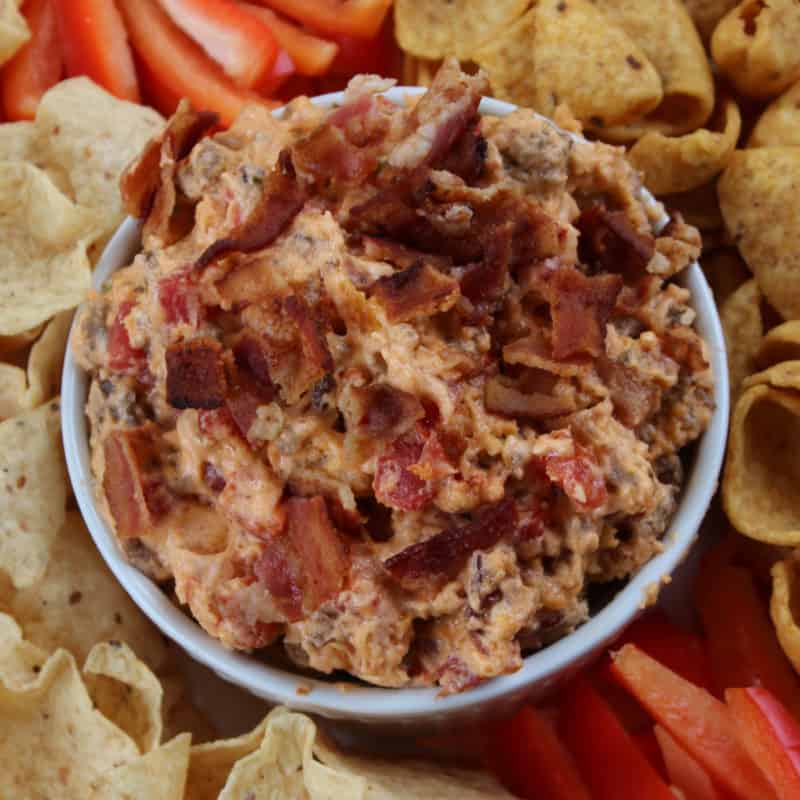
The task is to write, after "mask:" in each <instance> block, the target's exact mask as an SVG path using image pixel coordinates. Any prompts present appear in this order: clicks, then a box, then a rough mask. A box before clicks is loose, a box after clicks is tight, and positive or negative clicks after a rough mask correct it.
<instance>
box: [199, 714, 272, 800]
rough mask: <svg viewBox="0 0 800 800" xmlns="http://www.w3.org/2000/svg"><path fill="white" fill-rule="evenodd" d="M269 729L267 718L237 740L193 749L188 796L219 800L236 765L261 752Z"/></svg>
mask: <svg viewBox="0 0 800 800" xmlns="http://www.w3.org/2000/svg"><path fill="white" fill-rule="evenodd" d="M266 729H267V720H266V719H264V720H263V721H262V722H261V723H260V724H259V725H258V726H257V727H255V728H253V730H252V731H250V732H248V733H244V734H242V735H241V736H237V737H236V738H235V739H221V740H219V741H217V742H209V743H208V744H200V745H196V746H195V747H192V751H191V756H190V758H189V775H188V777H187V781H186V797H190V798H192V800H217V798H218V797H219V793H220V792H221V791H222V789H223V787H224V786H225V783H226V782H227V780H228V777H229V776H230V773H231V770H232V769H233V767H234V765H235V764H236V762H237V761H239V760H240V759H243V758H246V757H247V756H249V755H250V754H251V753H254V752H255V751H256V750H258V748H259V746H260V745H261V742H262V740H263V739H264V731H266Z"/></svg>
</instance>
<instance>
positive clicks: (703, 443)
mask: <svg viewBox="0 0 800 800" xmlns="http://www.w3.org/2000/svg"><path fill="white" fill-rule="evenodd" d="M425 91H426V90H425V89H424V88H422V87H405V86H395V87H393V88H392V89H389V90H388V91H386V92H384V93H383V94H385V95H386V96H387V97H388V98H389V99H390V100H392V101H393V102H398V103H402V102H403V100H404V98H405V97H408V96H412V97H413V96H417V95H420V94H423V93H424V92H425ZM341 101H342V92H331V93H329V94H325V95H320V96H317V97H314V98H312V102H313V103H315V104H316V105H319V106H322V107H325V108H330V107H332V106H334V105H336V104H338V103H340V102H341ZM516 109H517V106H514V105H512V104H510V103H505V102H502V101H498V100H494V99H492V98H484V99H483V100H482V102H481V106H480V112H481V113H482V114H485V115H489V116H505V115H507V114H509V113H511V112H512V111H514V110H516ZM282 110H283V109H277V110H276V112H275V113H276V114H280V113H282ZM532 113H533V112H532ZM571 136H573V137H574V138H576V139H580V138H581V137H578V136H577V135H575V134H571ZM642 197H643V199H644V200H645V202H648V203H655V200H654V198H653V197H652V195H650V193H649V192H647V190H645V189H643V190H642ZM668 219H669V218H668V217H666V216H665V217H663V218H662V219H660V220H658V222H657V223H656V225H655V227H656V229H657V230H660V229H661V228H663V227H664V225H665V224H666V223H667V221H668ZM139 234H140V225H139V223H138V222H137V221H136V220H134V219H132V218H130V217H129V218H127V219H126V220H124V221H123V222H122V224H121V225H120V227H119V228H118V229H117V231H116V233H115V234H114V236H113V237H112V238H111V240H110V241H109V242H108V244H107V245H106V247H105V250H104V251H103V254H102V256H101V258H100V261H99V262H98V265H97V267H96V269H95V272H94V276H93V286H94V288H99V287H100V286H101V285H102V283H103V282H104V281H105V280H106V279H107V277H108V276H109V275H110V274H111V273H112V272H113V271H115V270H116V269H119V268H121V267H124V266H126V265H127V264H128V263H130V260H131V258H132V255H133V254H135V252H136V251H137V250H138V248H139V246H140V244H141V242H140V235H139ZM684 274H685V279H684V281H685V284H686V286H687V287H688V288H689V290H690V291H691V294H692V306H693V308H694V309H695V311H696V313H697V319H696V322H695V325H696V326H697V328H698V330H699V331H700V333H701V334H702V335H703V337H704V338H705V340H706V342H707V343H708V346H709V351H710V357H711V364H712V369H713V372H714V400H715V404H716V407H715V410H714V413H713V415H712V418H711V422H710V424H709V427H708V429H707V430H706V431H705V433H704V434H703V435H702V437H701V438H700V439H699V441H698V442H697V443H696V445H695V447H696V453H695V457H694V463H693V464H692V467H691V469H690V471H689V472H688V474H687V478H686V481H685V483H684V486H683V487H682V492H681V497H680V501H679V505H678V508H677V510H676V512H675V514H674V516H673V518H672V520H671V522H670V526H669V528H668V530H667V533H666V534H665V536H664V542H665V547H664V550H663V552H661V553H660V554H658V555H656V556H655V557H654V558H652V559H651V560H650V561H649V562H647V563H646V564H645V565H644V567H642V568H641V569H640V570H639V572H637V573H636V574H635V575H634V576H633V577H632V578H630V579H629V580H628V582H627V584H626V585H625V586H624V587H623V588H622V589H621V590H620V591H619V592H617V594H616V595H615V596H614V598H613V599H612V600H611V601H609V603H608V604H607V605H606V606H605V607H604V608H602V609H601V610H600V611H599V612H597V613H596V614H595V615H594V616H592V617H591V618H590V619H589V620H587V621H586V622H585V623H583V624H582V625H581V626H580V627H579V628H577V629H576V630H575V631H573V632H572V633H570V634H568V635H567V636H565V637H563V638H562V639H559V640H558V641H556V642H554V643H552V644H550V645H548V646H547V647H545V648H543V649H542V650H539V651H537V652H536V653H532V654H531V655H528V656H526V657H525V658H524V659H523V664H522V666H521V667H520V669H519V670H517V671H516V672H513V673H510V674H508V675H503V676H500V677H496V678H492V679H491V680H488V681H486V682H485V683H482V684H480V685H479V686H477V687H474V688H472V689H469V690H467V691H464V692H461V693H459V694H454V695H449V696H441V695H440V694H439V690H438V689H437V688H436V687H431V688H399V689H387V688H381V687H376V686H362V685H360V684H346V687H345V686H343V685H342V684H337V683H332V682H330V681H325V680H319V679H316V678H312V677H308V676H306V675H300V674H298V673H295V672H292V671H290V670H286V669H282V668H280V667H276V666H272V665H270V664H268V663H265V662H263V661H259V660H257V659H256V658H254V657H252V656H250V655H248V654H244V653H237V652H233V651H231V650H228V649H226V648H225V647H223V645H222V644H221V643H220V642H219V641H217V640H216V639H214V638H212V637H211V636H210V635H209V634H208V633H206V632H205V631H204V630H203V629H202V628H201V627H200V625H199V624H198V623H197V622H196V621H195V620H194V619H192V618H191V617H189V616H188V615H187V614H186V613H185V612H184V611H183V610H182V609H181V608H180V607H179V606H178V605H176V604H174V603H173V602H172V601H171V600H170V599H169V598H168V597H167V595H166V594H165V593H164V592H163V591H162V590H161V589H160V588H159V587H158V586H157V585H156V584H155V583H154V582H153V581H152V580H150V579H149V578H147V577H146V576H145V575H144V574H142V573H141V572H139V571H138V570H137V569H136V568H135V567H133V566H131V565H130V564H128V562H127V561H126V560H125V559H124V556H123V555H122V552H121V550H120V549H119V547H118V545H117V542H116V537H115V535H114V533H113V531H112V530H111V529H110V527H109V526H108V525H107V524H106V522H105V520H104V519H103V518H102V516H101V514H100V513H99V511H98V509H97V505H96V502H95V499H94V492H93V488H92V483H93V479H92V474H91V467H90V455H89V444H88V441H89V438H88V425H87V421H86V416H85V414H84V407H85V402H86V396H87V391H88V381H87V376H86V374H85V373H84V372H83V370H81V369H80V368H79V367H78V365H77V364H76V362H75V360H74V359H73V357H72V352H71V345H72V338H73V334H74V330H75V326H74V324H73V328H72V330H71V331H70V336H69V340H68V343H67V350H66V355H65V359H64V369H63V375H62V384H61V422H62V436H63V442H64V450H65V455H66V462H67V469H68V472H69V477H70V481H71V483H72V487H73V490H74V493H75V497H76V499H77V502H78V506H79V508H80V511H81V513H82V515H83V518H84V521H85V523H86V525H87V527H88V529H89V531H90V533H91V536H92V538H93V539H94V541H95V544H96V546H97V547H98V549H99V550H100V553H101V555H102V556H103V559H104V560H105V562H106V564H107V565H108V567H109V568H110V569H111V571H112V573H113V574H114V575H115V577H116V578H117V580H119V582H120V583H121V584H122V586H123V588H124V589H125V590H126V591H127V592H128V594H129V595H130V596H131V598H132V599H133V601H134V602H135V603H136V605H137V606H138V607H139V609H140V610H141V611H142V612H143V613H144V614H145V615H146V616H147V617H149V619H150V620H151V621H152V622H153V623H154V624H155V625H156V626H157V627H158V628H159V629H160V630H161V631H162V632H163V633H164V634H166V635H167V636H168V637H169V638H170V639H172V640H173V641H175V642H176V643H177V644H178V645H179V646H180V647H181V648H183V649H184V650H185V651H187V652H188V653H189V655H190V656H191V657H192V658H194V659H195V660H197V661H199V662H201V663H202V664H204V665H205V666H207V667H209V668H211V669H212V670H213V671H214V672H216V673H217V674H218V675H219V676H220V677H222V678H223V679H225V680H227V681H229V682H231V683H234V684H236V685H238V686H240V687H242V688H244V689H246V690H247V691H249V692H251V693H253V694H255V695H257V696H258V697H261V698H263V699H265V700H268V701H270V702H274V703H280V704H284V705H287V706H290V707H292V708H293V709H296V710H299V711H303V712H309V713H316V714H320V715H322V716H326V717H330V718H335V719H342V720H344V719H349V720H354V721H355V720H361V721H369V722H372V723H376V722H377V723H389V724H390V723H393V722H400V721H402V722H404V723H408V722H412V723H414V722H419V723H421V722H425V721H430V720H431V719H433V718H437V719H442V718H444V717H448V716H451V715H457V714H458V713H464V712H468V711H470V710H474V709H475V708H476V707H478V706H480V707H486V706H487V705H488V704H491V703H493V702H495V701H500V700H501V699H502V698H504V697H506V696H510V695H518V694H519V693H520V692H522V693H524V692H526V690H529V691H533V690H534V688H535V687H536V686H537V685H540V684H543V683H544V682H546V681H548V680H552V679H554V678H556V677H557V676H558V675H559V674H561V673H562V672H564V671H566V670H568V669H569V667H570V666H571V665H574V664H576V663H577V662H580V660H581V659H582V658H585V657H586V656H587V655H588V654H590V653H592V652H594V651H596V650H598V649H599V648H600V647H602V646H604V645H606V644H608V643H609V642H610V641H611V640H612V639H613V638H614V637H615V636H616V635H617V633H619V632H620V631H621V630H622V628H623V627H624V626H625V625H627V624H628V623H629V622H630V621H631V620H632V619H633V618H635V616H636V615H637V614H638V613H639V611H640V610H641V609H643V608H645V607H646V606H647V605H649V604H650V603H651V602H652V598H653V596H654V594H655V592H654V589H655V590H657V588H658V587H659V586H660V585H661V584H663V583H664V582H666V581H667V580H668V576H670V575H671V574H672V572H673V571H674V570H675V569H676V568H677V566H678V565H679V564H680V562H681V561H682V560H683V559H684V558H685V557H686V555H687V554H688V552H689V550H690V548H691V545H692V544H693V542H694V540H695V538H696V536H697V533H698V530H699V528H700V523H701V522H702V520H703V517H704V516H705V513H706V511H707V509H708V507H709V505H710V502H711V499H712V497H713V495H714V493H715V491H716V487H717V480H718V476H719V473H720V469H721V467H722V461H723V457H724V452H725V444H726V438H727V428H728V413H729V398H728V391H729V390H728V370H727V359H726V353H725V341H724V337H723V332H722V327H721V323H720V319H719V314H718V310H717V307H716V304H715V302H714V298H713V295H712V292H711V289H710V287H709V285H708V283H707V282H706V280H705V277H704V275H703V272H702V270H701V269H700V267H699V265H698V264H697V262H694V263H693V264H691V265H690V266H689V267H688V268H687V270H686V271H685V273H684Z"/></svg>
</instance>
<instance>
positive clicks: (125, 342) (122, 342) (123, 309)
mask: <svg viewBox="0 0 800 800" xmlns="http://www.w3.org/2000/svg"><path fill="white" fill-rule="evenodd" d="M132 308H133V303H132V302H130V301H129V300H126V301H125V302H123V303H120V306H119V309H118V311H117V316H116V317H115V318H114V322H113V323H112V324H111V328H110V329H109V331H108V366H109V368H110V369H112V370H114V372H127V373H129V374H130V373H138V372H139V371H140V370H141V368H142V367H143V366H144V360H145V352H144V350H140V349H139V348H137V347H133V345H131V340H130V337H129V336H128V329H127V328H126V327H125V318H126V317H127V316H128V314H130V312H131V309H132Z"/></svg>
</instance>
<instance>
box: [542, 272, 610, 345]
mask: <svg viewBox="0 0 800 800" xmlns="http://www.w3.org/2000/svg"><path fill="white" fill-rule="evenodd" d="M621 288H622V278H620V276H619V275H595V276H593V277H587V276H586V275H584V274H583V273H582V272H579V271H578V270H577V269H575V268H574V267H560V268H559V269H557V270H555V271H554V272H553V274H552V277H551V278H550V280H549V292H548V294H549V296H548V300H549V302H550V314H551V316H552V318H553V357H554V358H556V359H557V360H562V359H568V358H572V357H574V356H578V355H582V354H588V355H592V356H595V357H597V356H599V355H601V354H602V353H603V352H604V351H605V330H606V322H607V321H608V318H609V316H611V311H612V309H613V308H614V303H615V302H616V300H617V295H618V294H619V291H620V289H621Z"/></svg>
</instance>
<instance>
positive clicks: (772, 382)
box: [742, 361, 800, 390]
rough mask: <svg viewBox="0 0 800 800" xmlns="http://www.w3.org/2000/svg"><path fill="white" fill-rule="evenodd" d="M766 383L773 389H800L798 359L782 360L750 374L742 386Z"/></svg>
mask: <svg viewBox="0 0 800 800" xmlns="http://www.w3.org/2000/svg"><path fill="white" fill-rule="evenodd" d="M761 384H766V385H768V386H772V387H773V388H774V389H795V390H797V389H800V361H782V362H781V363H780V364H773V366H771V367H767V369H765V370H762V371H761V372H756V373H755V374H754V375H750V376H749V377H748V378H746V379H745V381H744V382H743V384H742V388H744V389H748V388H749V387H751V386H759V385H761Z"/></svg>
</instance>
